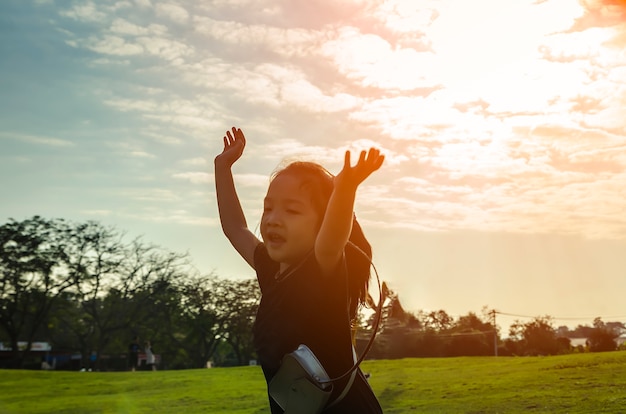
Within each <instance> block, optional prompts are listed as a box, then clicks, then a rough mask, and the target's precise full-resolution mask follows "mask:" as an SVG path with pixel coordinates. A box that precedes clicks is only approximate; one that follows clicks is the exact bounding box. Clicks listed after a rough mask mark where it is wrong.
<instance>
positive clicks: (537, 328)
mask: <svg viewBox="0 0 626 414" xmlns="http://www.w3.org/2000/svg"><path fill="white" fill-rule="evenodd" d="M509 335H510V337H511V338H512V339H513V340H514V341H517V342H518V344H519V345H520V347H519V348H518V349H516V351H518V352H520V351H521V352H522V353H523V354H524V355H555V354H557V353H558V352H559V343H558V341H557V337H556V331H555V329H554V327H553V326H552V318H551V317H550V316H538V317H535V318H534V319H533V320H532V321H530V322H526V323H521V322H520V321H515V323H513V325H511V327H510V329H509Z"/></svg>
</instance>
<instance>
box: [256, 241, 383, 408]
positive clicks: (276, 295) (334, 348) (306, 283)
mask: <svg viewBox="0 0 626 414" xmlns="http://www.w3.org/2000/svg"><path fill="white" fill-rule="evenodd" d="M254 266H255V269H256V272H257V279H258V281H259V285H260V287H261V294H262V296H261V304H260V305H259V310H258V312H257V317H256V321H255V323H254V328H253V333H254V346H255V348H256V351H257V354H258V357H259V361H260V362H261V367H262V368H263V373H264V374H265V379H266V381H267V382H268V384H269V382H270V381H271V379H272V378H273V377H274V375H275V374H276V371H278V368H279V367H280V362H281V360H282V357H283V356H284V355H285V354H287V353H289V352H292V351H293V350H295V349H296V348H297V347H298V345H300V344H305V345H307V346H308V347H309V348H311V350H312V351H313V353H314V354H315V356H317V358H318V359H319V360H320V362H321V363H322V365H323V366H324V368H325V369H326V372H327V373H328V375H330V377H331V378H336V377H338V376H339V375H342V374H344V373H345V372H346V371H347V370H348V369H350V368H351V367H352V365H353V364H354V361H353V354H352V341H351V336H350V318H349V315H348V294H347V283H346V282H347V279H346V277H347V275H346V273H345V266H343V265H339V266H337V270H336V272H334V274H331V275H326V276H323V275H322V273H321V270H320V268H319V264H318V263H317V261H316V259H315V256H314V255H313V254H310V255H309V256H307V257H306V258H305V259H304V261H303V262H302V263H301V264H299V265H296V267H294V268H293V269H295V270H294V271H293V272H291V270H293V269H287V271H285V272H283V273H282V275H288V276H286V277H284V278H283V277H281V275H280V274H278V271H279V267H280V265H279V263H277V262H275V261H273V260H272V259H271V258H270V257H269V255H268V253H267V249H266V248H265V245H264V244H262V243H261V244H259V245H258V246H257V248H256V250H255V252H254ZM277 276H278V277H277ZM347 382H348V379H347V378H346V379H345V380H342V381H339V382H337V383H334V385H333V393H332V395H331V397H330V401H334V399H335V398H336V397H337V396H338V395H339V394H340V393H341V392H342V391H343V390H344V388H345V386H346V384H347ZM270 408H271V411H272V413H282V412H283V411H282V409H281V408H280V407H279V406H278V405H277V404H276V402H275V401H273V400H272V399H271V398H270ZM324 412H325V413H328V414H339V413H341V414H381V413H382V412H383V411H382V408H381V407H380V404H379V403H378V400H377V399H376V396H375V395H374V392H373V391H372V389H371V388H370V386H369V384H368V383H367V380H366V379H365V377H364V376H363V373H362V372H361V370H360V369H359V370H357V375H356V378H355V380H354V383H353V384H352V386H351V387H350V389H349V391H348V393H347V395H346V396H345V397H344V398H343V399H342V400H341V402H339V403H337V404H336V405H334V406H333V407H332V408H329V409H326V410H325V411H324Z"/></svg>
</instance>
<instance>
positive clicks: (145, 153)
mask: <svg viewBox="0 0 626 414" xmlns="http://www.w3.org/2000/svg"><path fill="white" fill-rule="evenodd" d="M624 10H625V6H624V3H623V2H621V1H609V0H606V1H592V0H589V1H587V0H585V1H580V2H579V1H575V0H547V1H521V0H512V1H507V2H502V1H495V0H481V1H477V2H461V3H460V2H455V1H423V2H413V1H402V0H346V1H343V2H335V1H330V0H309V1H286V0H282V1H281V0H256V1H252V0H230V1H228V0H220V1H217V0H216V1H211V2H193V1H183V0H178V1H174V0H172V1H154V0H153V1H150V0H141V1H140V0H132V1H131V0H126V1H121V0H120V1H113V0H111V1H99V2H92V1H63V2H61V1H53V0H47V1H46V0H40V1H17V0H9V1H3V2H2V3H1V4H0V53H1V54H2V56H3V58H2V60H0V91H1V93H0V177H1V178H0V188H1V189H2V203H0V218H2V219H3V220H5V221H6V220H8V219H9V218H14V219H17V220H20V219H25V218H28V217H31V216H32V215H35V214H38V215H42V216H44V217H48V218H53V217H60V218H65V219H68V220H73V221H85V220H98V221H100V222H102V223H104V224H106V225H113V226H116V227H118V228H119V229H121V230H124V231H126V232H127V233H128V235H129V237H134V236H139V235H142V236H143V237H144V239H145V240H146V241H149V242H153V243H156V244H159V245H162V246H164V247H166V248H168V249H171V250H175V251H181V252H185V251H188V252H189V253H190V254H191V257H192V259H193V261H194V263H195V265H196V266H197V267H198V269H199V270H200V271H202V272H210V271H215V272H216V273H217V274H219V275H222V276H224V277H253V273H252V271H251V270H250V269H249V268H247V265H246V264H245V263H244V262H243V261H242V260H241V259H240V258H238V256H237V255H236V253H234V251H233V250H232V249H231V248H230V246H229V245H228V242H227V240H226V239H225V237H223V235H222V233H221V230H220V228H219V226H218V217H217V210H216V206H215V193H214V188H213V186H214V183H213V173H212V160H213V158H214V157H215V155H216V154H217V153H219V151H220V150H221V137H222V136H223V135H224V132H225V130H226V129H227V128H229V127H231V126H233V125H237V126H240V127H241V128H243V130H244V132H245V133H246V135H247V138H248V147H247V149H246V153H245V154H244V157H243V158H242V160H240V162H239V163H238V164H237V165H236V166H235V174H236V176H235V179H236V182H237V184H238V188H239V192H240V197H241V200H242V204H243V206H244V209H245V211H246V214H247V217H248V221H249V223H250V224H251V225H252V226H255V225H256V223H258V220H259V217H260V212H261V205H262V198H263V195H264V193H265V190H266V187H267V183H268V176H269V174H270V173H271V172H272V171H273V170H274V169H275V168H276V166H277V165H279V164H280V163H281V162H284V161H285V160H290V159H313V160H316V161H318V162H320V163H322V164H324V165H325V166H327V167H328V168H329V169H330V170H331V171H333V172H337V171H338V169H339V168H340V164H341V161H342V160H343V157H342V154H343V152H344V151H345V150H346V149H353V150H360V149H364V148H367V147H370V146H377V147H380V148H381V149H382V151H383V152H384V153H385V155H386V163H385V165H384V167H383V169H382V170H381V171H379V172H378V173H377V174H376V175H375V176H372V177H371V179H370V180H368V181H367V182H366V183H365V184H364V185H363V187H362V188H361V190H360V193H359V195H358V200H357V205H356V212H357V215H358V216H359V218H360V220H361V221H362V222H363V226H364V228H365V230H366V232H367V234H368V236H369V237H370V239H371V242H372V245H373V247H374V254H375V259H376V262H377V265H378V267H379V269H380V271H381V276H382V277H383V279H385V280H387V281H388V282H389V283H390V285H391V286H392V287H393V288H394V289H396V290H397V291H398V292H399V293H400V298H401V300H402V301H403V303H404V304H405V306H406V307H407V308H409V309H411V310H418V309H445V310H447V311H448V312H450V313H451V314H453V315H460V314H465V313H467V312H468V311H474V312H479V311H480V309H481V308H482V307H483V306H489V307H490V308H496V309H498V310H500V311H502V312H507V313H516V314H522V315H545V314H550V315H553V316H557V317H559V316H562V317H574V316H576V317H577V316H581V317H582V316H584V317H585V318H584V319H583V320H582V321H583V322H585V323H590V322H591V320H592V317H594V316H605V317H609V319H610V317H618V316H619V317H621V318H622V319H626V314H625V313H624V308H623V296H622V294H621V292H623V291H624V290H625V289H626V278H625V277H624V269H626V254H624V252H625V251H626V201H625V200H626V198H625V196H626V190H625V189H626V116H625V114H626V109H625V108H626V82H625V79H626V52H625V50H626V47H625V46H626V23H625V21H626V14H625V12H624ZM557 323H560V322H559V321H557ZM563 323H570V322H567V320H565V319H563Z"/></svg>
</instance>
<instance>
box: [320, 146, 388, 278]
mask: <svg viewBox="0 0 626 414" xmlns="http://www.w3.org/2000/svg"><path fill="white" fill-rule="evenodd" d="M384 159H385V157H384V156H383V155H380V151H379V150H377V149H375V148H370V150H369V152H368V153H367V154H366V153H365V151H361V155H360V157H359V160H358V161H357V163H356V165H355V166H354V167H351V166H350V151H346V155H345V160H344V166H343V169H342V170H341V172H340V173H339V174H338V175H337V176H336V177H335V180H334V183H333V184H334V188H333V192H332V194H331V196H330V200H329V201H328V206H327V208H326V214H325V215H324V219H323V221H322V225H321V227H320V230H319V233H318V234H317V239H316V240H315V258H316V259H317V262H318V263H319V265H320V267H321V269H322V272H324V273H325V274H329V273H330V272H332V271H333V270H334V269H335V267H336V266H337V264H338V263H339V261H340V260H341V257H342V255H343V249H344V247H345V246H346V243H347V242H348V239H349V237H350V232H351V231H352V217H353V210H354V200H355V197H356V190H357V188H358V186H359V184H361V183H362V182H363V181H364V180H365V179H366V178H367V177H369V175H370V174H371V173H373V172H374V171H376V170H377V169H379V168H380V166H381V165H382V164H383V161H384Z"/></svg>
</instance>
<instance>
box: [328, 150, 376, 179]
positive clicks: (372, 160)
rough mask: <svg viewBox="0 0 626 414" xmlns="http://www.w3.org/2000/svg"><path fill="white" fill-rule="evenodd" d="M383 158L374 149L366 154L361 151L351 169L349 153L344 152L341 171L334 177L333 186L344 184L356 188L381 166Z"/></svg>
mask: <svg viewBox="0 0 626 414" xmlns="http://www.w3.org/2000/svg"><path fill="white" fill-rule="evenodd" d="M384 160H385V156H384V155H381V154H380V150H378V149H376V148H370V149H369V151H367V153H366V152H365V151H361V155H360V156H359V159H358V161H357V162H356V165H355V166H354V167H352V166H351V165H350V151H346V155H345V160H344V164H343V169H342V170H341V172H340V173H339V174H337V176H336V177H335V185H337V184H339V183H342V184H343V183H345V184H348V185H352V186H354V187H355V188H356V187H358V185H359V184H361V183H362V182H363V181H365V179H366V178H367V177H369V176H370V174H372V173H373V172H374V171H376V170H377V169H379V168H380V166H381V165H383V161H384Z"/></svg>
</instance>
